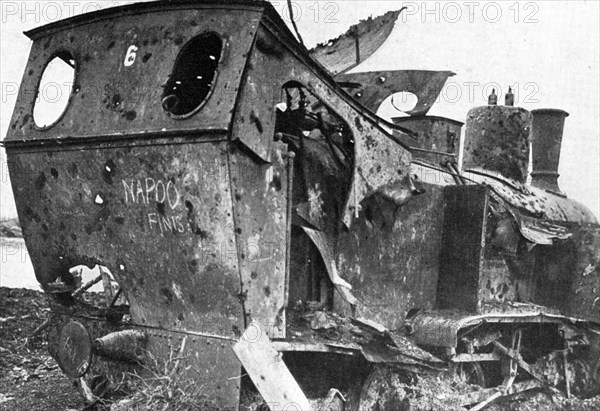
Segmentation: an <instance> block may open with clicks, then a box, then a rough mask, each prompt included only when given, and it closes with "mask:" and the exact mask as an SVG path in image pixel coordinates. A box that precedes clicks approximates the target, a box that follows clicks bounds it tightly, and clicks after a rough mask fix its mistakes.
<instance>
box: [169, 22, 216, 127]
mask: <svg viewBox="0 0 600 411" xmlns="http://www.w3.org/2000/svg"><path fill="white" fill-rule="evenodd" d="M222 50H223V41H222V40H221V38H220V37H219V36H218V35H217V34H215V33H203V34H201V35H199V36H197V37H194V38H193V39H191V40H190V41H189V42H187V43H186V44H185V45H184V46H183V49H182V50H181V52H180V53H179V55H178V56H177V59H176V60H175V65H174V67H173V71H172V73H171V75H170V76H169V79H168V81H167V83H166V84H165V86H164V91H163V95H162V106H163V109H164V110H166V111H167V112H169V113H170V114H171V115H172V116H173V117H174V118H186V117H189V116H191V115H193V114H195V113H196V112H197V111H198V110H200V109H201V108H202V106H203V105H204V103H205V102H206V101H207V100H208V97H209V96H210V94H211V91H212V90H213V88H214V84H215V82H216V77H217V68H218V66H219V61H220V60H221V54H222Z"/></svg>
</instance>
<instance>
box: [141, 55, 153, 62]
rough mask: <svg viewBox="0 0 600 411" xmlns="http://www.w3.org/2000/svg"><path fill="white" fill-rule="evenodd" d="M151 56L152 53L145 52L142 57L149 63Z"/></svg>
mask: <svg viewBox="0 0 600 411" xmlns="http://www.w3.org/2000/svg"><path fill="white" fill-rule="evenodd" d="M150 57H152V53H146V54H144V57H142V62H144V63H147V62H148V60H150Z"/></svg>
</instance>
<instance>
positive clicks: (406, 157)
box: [242, 26, 411, 225]
mask: <svg viewBox="0 0 600 411" xmlns="http://www.w3.org/2000/svg"><path fill="white" fill-rule="evenodd" d="M266 29H267V30H265V31H264V32H263V33H262V34H261V36H262V37H263V39H264V41H265V42H268V43H269V44H271V43H276V41H277V37H275V34H277V32H276V31H275V28H272V27H270V26H269V27H266ZM257 51H258V52H259V56H257V59H258V61H261V62H262V64H264V65H265V66H266V67H267V69H265V72H266V73H268V74H269V78H270V79H281V80H279V81H281V84H279V83H278V81H274V82H271V83H270V84H271V85H272V90H280V89H281V87H282V86H283V85H284V84H285V83H287V82H288V81H289V80H291V79H293V80H295V81H296V82H298V83H300V84H302V85H304V86H305V87H306V88H307V89H308V90H309V91H310V92H311V93H313V94H314V95H315V96H317V97H318V98H319V99H321V100H322V103H323V104H325V105H327V106H328V107H330V108H331V110H332V111H333V112H335V113H337V114H338V115H339V116H340V117H341V118H343V119H344V120H345V121H347V126H348V128H349V130H348V131H349V134H350V135H351V136H352V138H353V140H354V164H353V167H352V178H351V181H352V187H351V190H350V193H349V194H348V198H347V199H344V201H345V202H346V203H345V206H344V209H343V218H342V220H343V222H344V223H345V224H346V225H350V224H351V223H352V220H353V218H354V216H355V213H356V206H358V205H360V202H361V201H362V200H363V199H364V198H365V197H366V196H367V195H369V194H371V193H373V192H374V191H375V190H377V188H379V187H382V186H384V185H386V184H389V183H393V182H398V181H401V180H402V179H403V178H404V177H405V176H406V175H407V174H408V169H409V164H410V159H411V157H410V153H409V151H408V150H407V149H406V148H405V147H404V146H402V145H401V144H399V143H398V142H397V141H396V140H395V139H393V137H391V136H390V135H388V134H387V133H386V132H385V131H384V130H383V129H382V128H381V127H380V125H379V124H378V120H377V119H376V118H375V117H374V116H371V115H365V113H363V112H361V111H359V109H358V107H355V106H354V104H355V103H354V102H352V101H348V100H346V98H345V94H344V93H343V92H342V91H341V90H337V91H336V89H335V88H332V86H333V85H334V83H333V82H332V83H329V82H328V81H330V80H331V79H327V78H322V77H319V76H318V75H317V73H318V68H316V67H314V68H313V67H310V66H306V65H303V64H300V63H301V62H302V60H301V58H302V57H301V56H299V55H298V54H295V53H293V54H292V53H288V52H285V53H279V52H278V50H277V49H276V48H273V47H271V48H262V49H261V48H260V47H258V46H257ZM264 80H265V81H268V79H266V78H265V79H264ZM242 115H244V116H247V115H248V114H247V113H245V112H242ZM265 138H266V137H265Z"/></svg>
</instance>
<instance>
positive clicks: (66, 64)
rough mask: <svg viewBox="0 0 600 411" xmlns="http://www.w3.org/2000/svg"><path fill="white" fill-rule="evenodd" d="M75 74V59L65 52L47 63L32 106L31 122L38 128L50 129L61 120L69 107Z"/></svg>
mask: <svg viewBox="0 0 600 411" xmlns="http://www.w3.org/2000/svg"><path fill="white" fill-rule="evenodd" d="M75 73H76V70H75V59H74V57H73V56H72V55H71V53H69V52H67V51H62V52H60V53H58V54H57V55H56V56H55V57H54V58H53V59H52V60H50V62H48V64H47V65H46V68H45V69H44V72H43V73H42V77H41V80H40V83H39V86H38V89H37V92H36V99H35V102H34V106H33V120H34V122H35V125H36V126H37V127H38V128H41V129H47V128H50V127H52V126H53V125H55V124H56V123H57V122H58V121H59V120H60V119H61V118H62V116H63V115H64V113H65V112H66V110H67V107H68V106H69V100H70V98H71V94H72V92H73V86H74V83H75Z"/></svg>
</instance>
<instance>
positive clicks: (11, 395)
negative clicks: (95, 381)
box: [0, 288, 84, 411]
mask: <svg viewBox="0 0 600 411" xmlns="http://www.w3.org/2000/svg"><path fill="white" fill-rule="evenodd" d="M48 311H49V309H48V307H47V304H46V301H45V297H44V295H43V294H42V293H40V292H37V291H32V290H23V289H8V288H0V410H6V411H20V410H27V411H59V410H60V411H63V410H64V411H66V410H81V409H82V408H83V406H84V404H83V401H82V400H81V398H80V397H79V394H78V393H77V391H75V389H74V388H73V387H72V385H71V382H70V381H69V379H68V378H67V377H66V376H65V375H64V374H63V373H62V371H61V370H60V368H58V365H57V364H56V362H55V361H54V360H53V359H52V358H51V357H50V355H48V351H47V350H46V342H45V335H44V333H43V332H41V333H39V334H38V335H36V336H34V335H33V332H34V331H35V329H36V328H37V327H39V326H40V325H41V324H42V323H43V322H44V320H45V319H46V316H47V314H48Z"/></svg>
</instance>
